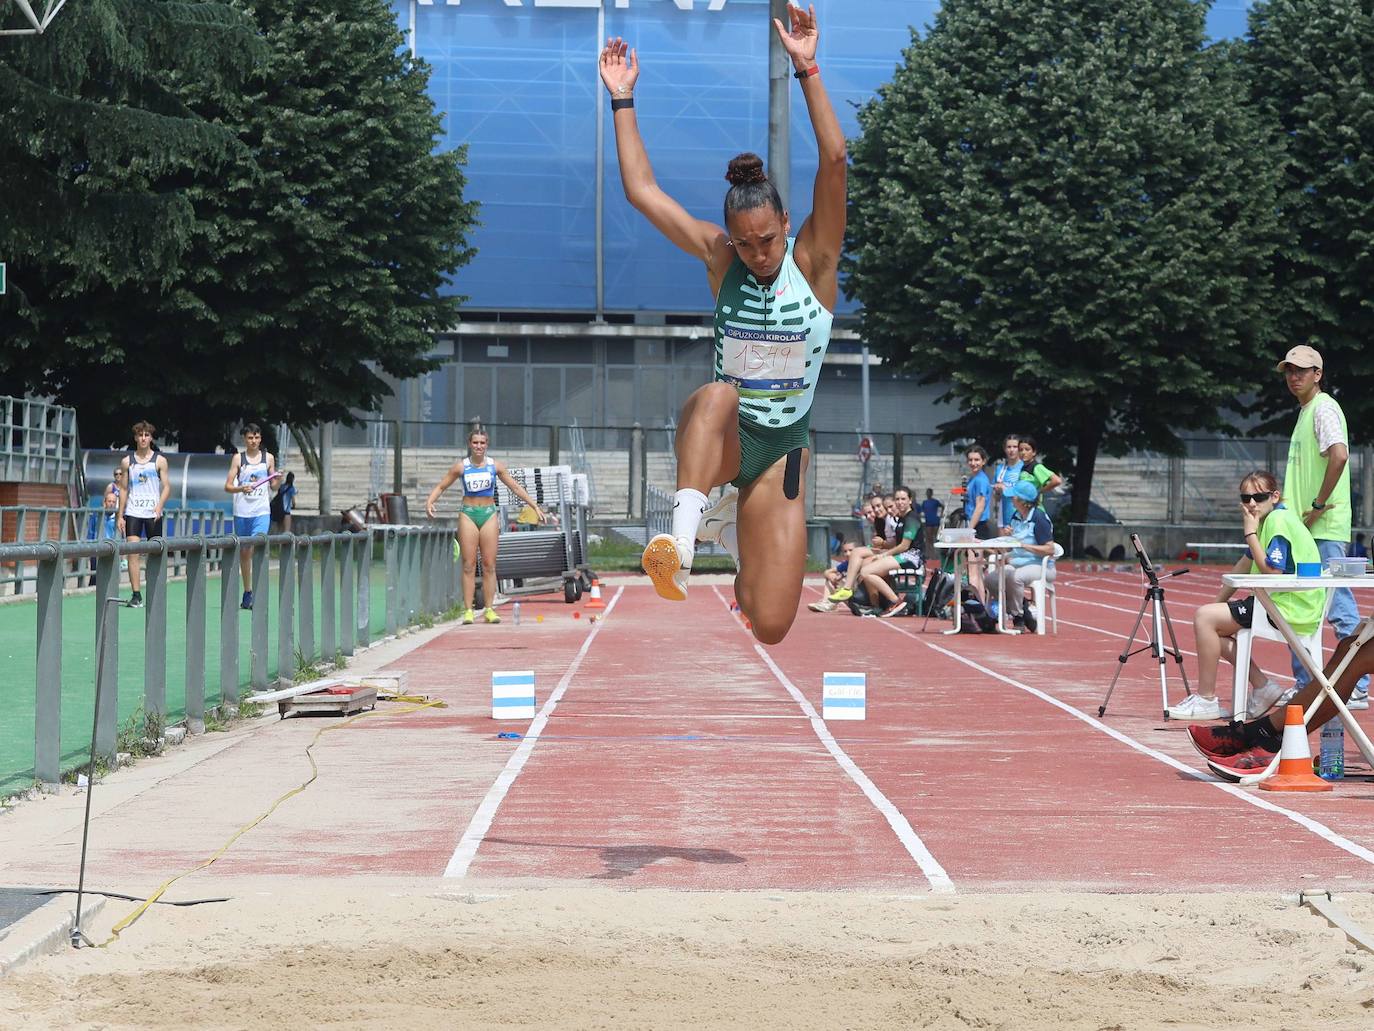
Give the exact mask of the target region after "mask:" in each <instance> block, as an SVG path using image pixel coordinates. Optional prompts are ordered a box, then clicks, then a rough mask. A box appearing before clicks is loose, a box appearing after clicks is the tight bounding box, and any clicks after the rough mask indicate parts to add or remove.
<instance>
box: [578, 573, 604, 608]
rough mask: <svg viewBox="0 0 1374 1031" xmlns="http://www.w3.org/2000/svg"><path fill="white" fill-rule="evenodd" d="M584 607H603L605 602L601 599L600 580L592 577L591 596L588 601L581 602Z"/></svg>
mask: <svg viewBox="0 0 1374 1031" xmlns="http://www.w3.org/2000/svg"><path fill="white" fill-rule="evenodd" d="M582 605H583V607H584V608H589V609H604V608H605V607H606V603H605V602H604V601H602V600H601V581H600V580H598V579H597V578H596V577H592V596H591V598H590V599H589V600H588V601H584V602H583V603H582Z"/></svg>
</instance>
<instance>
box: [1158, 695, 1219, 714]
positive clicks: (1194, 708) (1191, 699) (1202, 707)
mask: <svg viewBox="0 0 1374 1031" xmlns="http://www.w3.org/2000/svg"><path fill="white" fill-rule="evenodd" d="M1166 711H1167V712H1168V713H1169V718H1170V719H1171V720H1224V719H1230V717H1231V711H1230V710H1229V709H1223V708H1222V707H1221V700H1220V699H1218V698H1203V697H1202V695H1199V694H1190V695H1188V697H1186V698H1184V699H1183V701H1181V702H1179V703H1178V704H1177V705H1171V706H1169V708H1168V709H1167V710H1166Z"/></svg>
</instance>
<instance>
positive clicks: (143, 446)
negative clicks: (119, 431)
mask: <svg viewBox="0 0 1374 1031" xmlns="http://www.w3.org/2000/svg"><path fill="white" fill-rule="evenodd" d="M152 442H153V435H152V434H151V433H149V432H148V431H147V430H139V431H138V432H137V433H135V434H134V443H135V444H137V445H138V449H139V450H140V451H147V450H148V446H149V445H150V444H152Z"/></svg>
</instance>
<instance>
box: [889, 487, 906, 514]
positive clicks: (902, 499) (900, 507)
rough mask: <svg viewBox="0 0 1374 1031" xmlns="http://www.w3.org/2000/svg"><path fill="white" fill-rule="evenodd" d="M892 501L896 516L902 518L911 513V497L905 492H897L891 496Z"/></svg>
mask: <svg viewBox="0 0 1374 1031" xmlns="http://www.w3.org/2000/svg"><path fill="white" fill-rule="evenodd" d="M892 499H893V501H894V502H895V504H896V505H897V514H898V515H899V516H904V515H906V514H907V513H908V512H910V511H911V495H910V494H908V493H907V492H906V491H904V490H899V491H898V492H897V493H896V494H894V495H893V496H892Z"/></svg>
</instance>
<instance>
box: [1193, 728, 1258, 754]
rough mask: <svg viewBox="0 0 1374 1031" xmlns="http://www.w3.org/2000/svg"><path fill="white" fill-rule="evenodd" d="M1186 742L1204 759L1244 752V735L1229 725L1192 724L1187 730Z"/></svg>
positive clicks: (1238, 729)
mask: <svg viewBox="0 0 1374 1031" xmlns="http://www.w3.org/2000/svg"><path fill="white" fill-rule="evenodd" d="M1188 740H1189V741H1191V742H1192V743H1193V747H1194V748H1196V749H1197V751H1198V754H1199V755H1201V756H1202V757H1203V758H1204V759H1212V758H1217V757H1220V756H1227V755H1239V754H1240V753H1241V752H1243V751H1245V737H1244V735H1243V734H1242V733H1241V731H1240V728H1239V727H1236V726H1233V725H1231V724H1230V723H1194V724H1192V725H1191V726H1190V727H1189V728H1188Z"/></svg>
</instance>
